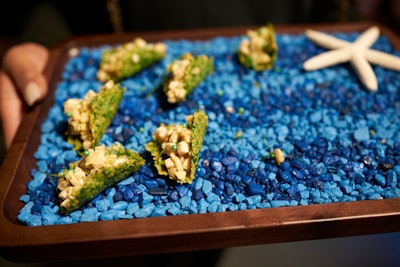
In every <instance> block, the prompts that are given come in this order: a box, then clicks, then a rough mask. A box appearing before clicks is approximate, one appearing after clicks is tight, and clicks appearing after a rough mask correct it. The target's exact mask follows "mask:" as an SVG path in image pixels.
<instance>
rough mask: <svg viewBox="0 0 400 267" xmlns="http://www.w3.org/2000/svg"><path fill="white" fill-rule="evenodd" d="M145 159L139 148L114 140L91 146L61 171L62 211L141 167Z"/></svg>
mask: <svg viewBox="0 0 400 267" xmlns="http://www.w3.org/2000/svg"><path fill="white" fill-rule="evenodd" d="M144 163H145V160H144V159H143V158H142V157H140V156H139V155H138V154H137V153H136V152H134V151H133V150H130V149H125V148H124V147H123V146H122V145H121V144H119V143H114V144H113V145H111V146H109V147H106V146H105V145H102V146H97V147H95V148H94V149H89V150H88V153H87V155H85V156H83V158H82V159H80V160H78V161H76V162H73V163H71V164H70V166H69V169H64V170H63V171H62V172H60V173H59V177H60V178H59V181H58V185H57V190H58V192H59V199H60V211H61V213H64V214H68V213H70V212H72V211H74V210H77V209H79V208H80V207H81V206H82V205H84V204H85V203H87V202H89V201H90V200H92V199H93V198H94V197H96V196H97V195H98V194H100V193H101V192H102V191H104V190H105V189H107V188H108V187H110V186H112V185H113V184H115V183H118V182H120V181H121V180H123V179H124V178H126V177H127V176H129V175H130V174H131V173H132V172H134V171H136V170H138V169H139V168H140V167H141V166H142V165H143V164H144Z"/></svg>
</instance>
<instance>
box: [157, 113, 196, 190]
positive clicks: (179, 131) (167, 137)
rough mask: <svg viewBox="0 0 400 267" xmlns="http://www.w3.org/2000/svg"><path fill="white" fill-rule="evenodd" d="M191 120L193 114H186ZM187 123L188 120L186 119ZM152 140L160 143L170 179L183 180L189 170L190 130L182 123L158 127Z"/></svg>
mask: <svg viewBox="0 0 400 267" xmlns="http://www.w3.org/2000/svg"><path fill="white" fill-rule="evenodd" d="M187 119H188V120H190V119H191V120H193V116H188V117H187ZM188 123H189V121H188ZM153 140H154V141H155V142H157V143H159V144H160V145H161V148H162V151H163V153H164V155H166V156H167V157H166V158H165V161H164V163H165V167H166V169H167V171H168V175H169V177H170V178H171V179H174V180H177V181H178V182H181V183H182V182H185V180H186V177H187V175H188V173H190V170H191V156H192V148H191V142H192V132H191V131H190V130H189V129H188V128H186V127H184V126H182V125H179V124H178V125H170V126H165V125H164V124H161V126H160V127H158V128H157V130H156V131H155V132H154V134H153Z"/></svg>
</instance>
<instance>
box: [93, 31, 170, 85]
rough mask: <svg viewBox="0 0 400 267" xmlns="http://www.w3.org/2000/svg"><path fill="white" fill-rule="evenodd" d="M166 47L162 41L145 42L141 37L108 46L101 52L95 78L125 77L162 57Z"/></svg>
mask: <svg viewBox="0 0 400 267" xmlns="http://www.w3.org/2000/svg"><path fill="white" fill-rule="evenodd" d="M166 49H167V47H166V45H165V44H164V43H161V42H159V43H154V44H152V43H147V42H146V41H145V40H143V39H142V38H136V39H134V40H133V41H132V42H129V43H125V44H122V45H120V46H119V47H111V48H108V49H106V50H104V51H103V53H102V56H101V59H100V66H99V70H98V71H97V78H98V80H99V81H101V82H105V81H108V80H114V81H121V80H123V79H126V78H128V77H130V76H132V75H134V74H136V73H138V72H140V71H142V70H143V69H145V68H147V67H149V66H150V65H152V64H154V63H156V62H157V61H159V60H161V59H163V58H164V57H165V53H166Z"/></svg>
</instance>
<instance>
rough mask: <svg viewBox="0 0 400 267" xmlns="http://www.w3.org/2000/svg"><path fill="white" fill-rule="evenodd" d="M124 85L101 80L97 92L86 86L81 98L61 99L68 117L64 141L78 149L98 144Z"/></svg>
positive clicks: (115, 110) (116, 108) (122, 93)
mask: <svg viewBox="0 0 400 267" xmlns="http://www.w3.org/2000/svg"><path fill="white" fill-rule="evenodd" d="M124 92H125V88H121V87H120V85H119V84H116V83H114V81H108V82H107V83H106V84H104V85H103V86H102V87H101V88H100V90H99V92H98V93H96V92H94V91H93V90H89V91H88V92H87V93H86V95H85V97H84V98H83V99H76V98H71V99H68V100H67V101H65V102H64V112H65V114H66V115H67V117H68V130H67V136H68V142H69V143H71V144H73V146H74V149H75V150H76V151H78V153H82V152H83V151H85V150H87V149H89V148H93V147H95V146H97V145H98V143H99V142H100V139H101V138H102V136H103V135H104V133H105V132H106V130H107V128H108V127H109V126H110V124H111V121H112V119H113V118H114V116H115V114H116V113H117V110H118V107H119V104H120V102H121V99H122V97H123V95H124Z"/></svg>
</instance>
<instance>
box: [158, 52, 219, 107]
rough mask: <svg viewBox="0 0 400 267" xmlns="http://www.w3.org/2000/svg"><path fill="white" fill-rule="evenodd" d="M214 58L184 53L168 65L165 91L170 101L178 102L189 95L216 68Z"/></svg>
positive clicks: (164, 84)
mask: <svg viewBox="0 0 400 267" xmlns="http://www.w3.org/2000/svg"><path fill="white" fill-rule="evenodd" d="M213 61H214V60H213V58H211V57H208V56H206V55H198V56H193V55H192V54H190V53H186V54H184V55H183V56H182V57H181V59H179V60H176V61H174V62H172V63H171V64H169V65H168V68H167V75H166V77H165V79H164V81H163V91H164V93H165V94H166V96H167V101H168V102H169V103H178V102H182V101H184V100H185V99H186V96H187V95H189V94H190V93H191V92H192V91H193V90H194V89H195V88H196V87H197V86H198V85H199V84H200V83H201V82H202V81H203V80H204V79H205V78H206V77H207V76H208V75H209V74H210V73H211V72H212V71H213V69H214V63H213Z"/></svg>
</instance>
